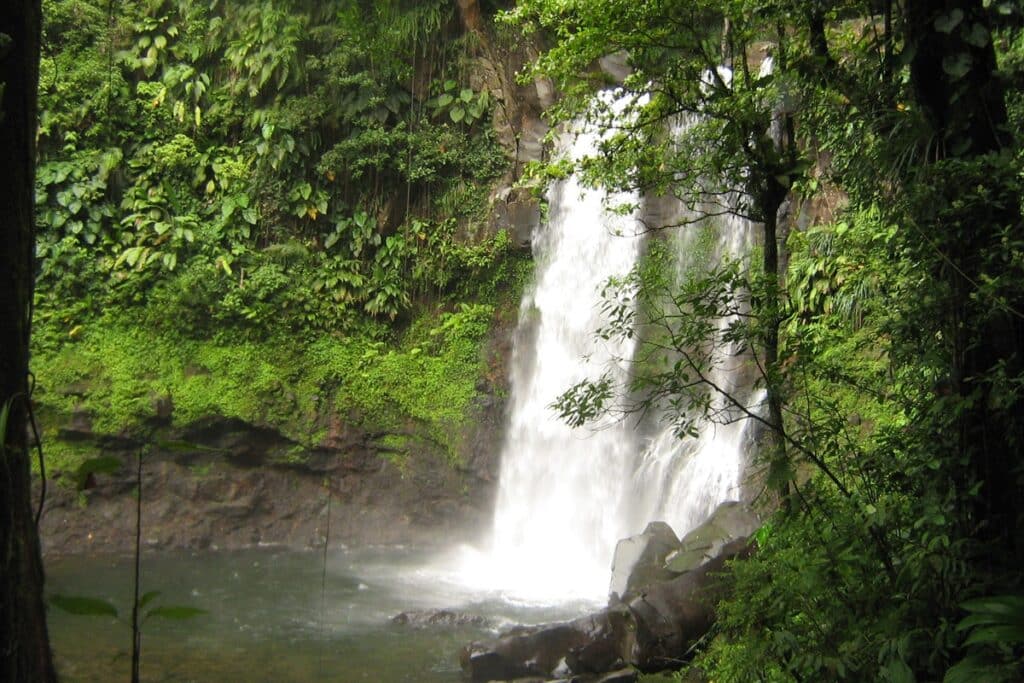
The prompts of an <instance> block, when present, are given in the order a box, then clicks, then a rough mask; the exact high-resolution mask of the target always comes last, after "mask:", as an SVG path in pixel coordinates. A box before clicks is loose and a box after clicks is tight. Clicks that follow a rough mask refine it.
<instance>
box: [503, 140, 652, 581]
mask: <svg viewBox="0 0 1024 683" xmlns="http://www.w3.org/2000/svg"><path fill="white" fill-rule="evenodd" d="M600 138H601V136H600V133H598V132H597V131H595V130H593V129H592V128H590V127H577V128H576V129H575V130H570V131H568V132H566V133H563V134H562V135H561V137H560V140H559V142H558V148H559V150H560V152H561V154H564V155H567V156H569V157H571V158H572V159H580V158H582V157H584V156H587V155H592V154H594V153H595V152H596V151H597V145H598V144H599V141H600ZM635 201H636V198H634V197H630V196H627V195H618V196H608V195H607V194H606V193H604V192H601V191H599V190H594V189H589V188H584V187H582V186H581V185H580V183H579V181H578V180H577V179H576V178H575V177H573V176H570V177H569V178H567V179H565V180H562V181H559V182H556V183H555V184H554V185H553V186H552V188H551V189H550V190H549V195H548V206H549V214H548V221H547V225H546V226H545V227H544V229H543V230H540V231H538V233H537V234H536V235H535V237H534V241H533V251H534V257H535V260H536V264H537V266H536V270H535V273H536V276H535V283H534V284H533V286H532V287H531V288H530V289H529V291H527V293H526V294H525V296H524V297H523V300H522V304H521V307H520V312H519V317H520V327H519V330H518V333H517V339H516V343H515V345H514V350H513V355H512V365H511V367H512V390H511V397H510V404H511V405H510V413H509V425H508V430H507V436H506V440H505V443H504V445H503V448H502V455H501V472H500V479H499V490H498V497H497V503H496V508H495V518H494V527H493V540H492V544H493V546H492V550H491V558H492V559H493V560H494V563H493V564H492V569H493V571H492V572H490V573H491V577H492V578H493V579H494V580H495V582H496V583H497V584H499V585H502V586H504V587H506V588H508V589H509V590H510V592H511V593H512V594H514V595H516V596H519V597H521V598H525V599H528V600H542V601H543V600H559V599H564V598H566V597H570V598H571V597H601V596H603V595H604V593H605V591H606V590H607V584H608V569H609V561H610V558H611V553H612V551H613V549H614V545H615V542H616V541H617V540H618V539H619V538H620V537H621V536H623V535H624V534H626V533H628V532H629V529H628V528H627V527H626V525H625V520H624V518H623V516H622V514H621V510H622V509H623V507H624V506H625V505H628V500H626V495H627V493H628V490H627V487H625V486H623V482H628V481H629V477H630V476H631V469H632V465H633V460H634V457H635V454H636V452H637V450H638V447H639V445H638V441H637V436H636V434H635V433H634V431H633V430H632V429H630V428H629V426H628V425H627V424H625V423H622V422H607V423H604V424H598V425H588V426H587V427H582V428H572V427H569V426H568V425H566V424H565V422H563V421H562V420H560V419H559V418H558V416H557V415H556V414H555V412H554V411H553V410H552V409H551V407H550V406H551V404H552V402H554V401H555V400H556V399H557V398H558V396H559V395H560V394H561V393H562V392H563V391H565V390H566V389H568V388H569V387H570V386H571V385H573V384H575V383H577V382H579V381H582V380H585V379H596V378H597V376H598V375H599V374H600V373H601V372H605V371H607V370H608V369H609V368H611V369H612V373H613V374H617V375H618V377H617V378H616V379H618V380H619V381H622V380H624V379H625V377H626V372H627V370H628V368H627V364H628V360H629V359H630V358H631V357H632V355H633V341H632V340H621V339H618V340H608V341H606V340H600V339H597V337H596V336H595V334H594V331H595V330H596V329H597V328H598V327H599V326H600V325H601V311H600V306H601V303H602V297H601V290H602V287H603V285H604V283H605V282H606V281H607V279H608V278H609V276H625V275H627V274H628V273H629V272H630V270H631V269H632V268H633V266H634V265H635V264H636V261H637V259H638V257H639V254H640V247H641V239H640V238H639V237H638V235H637V232H638V225H639V224H638V221H637V219H636V218H635V217H632V216H621V215H616V214H615V213H612V212H610V211H609V210H608V207H609V205H616V204H621V203H625V202H634V203H635Z"/></svg>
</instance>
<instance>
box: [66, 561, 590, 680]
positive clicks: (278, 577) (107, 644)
mask: <svg viewBox="0 0 1024 683" xmlns="http://www.w3.org/2000/svg"><path fill="white" fill-rule="evenodd" d="M131 570H132V561H131V559H130V558H111V557H66V558H55V559H51V560H48V561H47V582H48V583H47V592H48V593H51V594H52V593H60V594H67V595H82V596H90V597H96V598H102V599H104V600H108V601H109V602H111V603H112V604H114V605H115V606H116V607H117V609H118V613H119V619H117V620H115V619H112V618H109V617H87V616H73V615H69V614H66V613H64V612H61V611H59V610H57V609H55V608H52V607H51V608H50V612H49V623H50V634H51V639H52V642H53V648H54V653H55V658H56V662H57V666H58V671H59V672H60V675H61V680H62V681H66V682H75V681H81V682H93V681H95V682H97V683H98V682H100V681H102V682H104V683H105V682H106V681H111V680H127V679H128V674H129V670H130V646H131V633H130V629H129V626H128V623H129V619H130V614H131V609H130V605H131ZM473 585H474V587H473V588H470V587H468V586H467V585H466V583H464V582H462V581H461V580H460V577H459V574H458V572H457V571H454V570H450V569H449V568H448V565H446V563H445V560H444V558H443V556H438V555H435V554H433V553H430V552H427V551H424V550H420V549H413V548H404V547H376V548H360V549H342V550H336V551H332V552H330V553H328V555H327V558H326V562H325V561H324V555H323V554H322V553H321V552H297V551H293V550H283V549H272V548H263V549H254V550H246V551H239V552H203V553H163V554H152V555H146V556H144V557H143V562H142V581H141V592H142V593H146V592H147V591H160V592H161V595H160V597H159V598H158V599H157V600H156V601H154V602H153V603H152V605H157V604H167V605H171V604H173V605H190V606H194V607H199V608H202V609H204V610H206V613H205V614H203V615H201V616H199V617H197V618H194V619H190V620H187V621H171V620H165V619H157V618H153V619H150V620H148V621H146V622H145V623H144V624H143V627H142V633H143V636H142V658H141V674H142V679H143V680H146V681H183V682H184V681H195V682H206V681H210V682H217V683H228V682H231V681H319V680H330V681H379V682H381V683H389V682H400V681H409V682H413V681H415V682H423V683H433V682H442V681H445V682H454V681H458V680H460V672H459V663H458V652H459V649H460V648H461V647H462V646H463V645H465V644H466V643H468V642H470V641H471V640H474V639H479V638H486V637H488V636H491V635H494V634H495V633H496V632H497V630H498V629H500V628H503V627H506V626H509V625H512V624H517V623H523V624H531V623H544V622H548V621H556V620H561V619H567V618H572V617H574V616H577V615H579V614H582V613H584V612H586V611H589V610H590V609H592V608H593V607H594V604H593V603H586V602H579V601H577V602H563V603H557V604H527V603H523V602H518V601H515V600H511V599H509V598H507V597H505V596H503V595H501V594H500V593H496V592H488V591H485V590H484V591H481V590H480V588H479V581H475V582H473ZM439 608H445V609H453V610H457V611H459V612H464V613H468V614H473V615H479V616H483V617H486V618H487V619H488V620H489V623H488V625H487V626H460V627H432V628H411V627H409V626H398V625H394V624H392V623H391V617H393V616H394V615H396V614H398V613H399V612H402V611H406V610H426V609H439Z"/></svg>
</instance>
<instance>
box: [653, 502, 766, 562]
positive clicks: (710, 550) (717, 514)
mask: <svg viewBox="0 0 1024 683" xmlns="http://www.w3.org/2000/svg"><path fill="white" fill-rule="evenodd" d="M759 526H761V522H760V520H759V519H758V518H757V515H755V514H754V513H753V512H752V511H751V510H750V508H748V507H747V506H746V505H743V504H742V503H738V502H736V501H728V502H725V503H722V504H721V505H719V506H718V507H717V508H715V511H714V512H712V513H711V516H710V517H708V519H707V521H705V522H704V523H703V524H701V525H700V526H698V527H697V528H695V529H693V530H692V531H690V532H689V533H688V534H686V535H685V536H684V537H683V540H681V541H680V542H679V545H678V549H676V550H674V551H673V552H672V553H671V554H670V555H669V556H668V558H667V560H666V562H665V569H667V570H668V572H669V573H670V575H672V576H678V575H679V574H684V573H686V572H689V571H693V570H694V569H696V568H697V567H699V566H700V565H701V564H703V563H704V562H707V561H708V560H710V559H711V558H713V557H716V556H717V555H719V554H720V553H721V552H722V548H724V547H725V546H726V545H728V544H729V543H732V542H733V541H737V540H742V539H746V538H748V537H749V536H750V534H752V533H754V531H755V530H756V529H757V528H758V527H759Z"/></svg>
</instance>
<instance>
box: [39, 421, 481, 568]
mask: <svg viewBox="0 0 1024 683" xmlns="http://www.w3.org/2000/svg"><path fill="white" fill-rule="evenodd" d="M489 411H490V412H499V413H500V405H498V404H494V405H491V406H489V407H484V409H483V410H482V411H481V412H482V414H481V420H480V421H479V422H478V423H477V424H478V426H477V427H476V428H475V431H476V432H477V433H476V434H474V435H473V438H472V439H470V441H471V442H473V443H486V442H489V441H490V439H491V437H490V436H489V435H488V433H487V432H488V430H489V429H492V428H494V425H495V424H499V423H500V420H499V419H497V418H496V417H495V416H493V415H489V414H488V412H489ZM157 433H158V435H157V436H156V437H154V440H153V441H152V442H151V443H150V444H149V447H148V449H147V451H146V454H145V455H144V457H143V471H142V497H143V498H142V499H143V516H142V536H143V542H144V544H145V545H146V546H147V547H150V548H159V549H163V548H189V549H202V548H240V547H246V546H252V545H256V544H281V545H288V546H294V547H317V546H321V545H322V544H323V543H324V542H325V540H326V539H327V537H328V535H329V536H330V540H331V543H345V544H366V543H410V542H412V543H417V542H425V541H428V540H429V539H431V538H434V539H436V538H438V537H442V538H443V537H450V536H451V535H453V534H456V533H470V532H472V531H473V529H474V528H475V526H476V525H477V524H478V523H479V522H480V520H481V519H482V518H483V513H482V509H483V508H484V507H485V506H486V505H487V504H488V501H489V489H490V486H491V481H493V472H492V471H491V467H492V465H491V462H489V461H488V459H487V458H486V457H485V456H484V455H481V456H480V457H478V458H475V459H473V460H471V461H470V462H471V463H472V466H471V467H465V468H453V467H452V466H451V465H450V464H449V463H448V462H447V461H446V460H445V458H444V457H443V456H442V455H440V453H439V452H437V451H431V450H430V449H429V448H425V449H423V450H421V451H420V452H417V453H416V454H415V455H414V456H412V457H408V458H405V459H403V460H400V461H399V460H393V459H389V458H388V457H387V454H386V453H384V452H382V451H381V449H380V447H379V446H377V445H376V441H375V439H374V438H373V437H374V435H372V434H368V433H363V432H358V431H354V430H351V429H348V430H344V429H341V430H338V431H336V432H334V433H333V435H329V437H328V439H326V440H325V444H324V445H323V446H322V447H320V448H318V449H316V450H314V451H311V452H309V451H307V452H302V451H301V449H302V447H301V446H299V445H298V444H295V443H293V442H291V441H289V440H288V439H286V438H285V437H283V436H282V435H281V434H280V433H278V432H276V431H274V430H273V429H272V428H268V427H264V426H255V425H251V424H247V423H245V422H242V421H240V420H237V419H230V418H209V419H207V420H203V421H201V422H200V423H197V424H194V425H190V426H189V427H187V428H185V429H183V430H174V431H159V430H158V432H157ZM78 438H80V439H92V440H94V442H95V447H96V453H97V454H102V455H103V456H104V457H105V458H110V459H111V461H110V463H109V465H108V467H107V468H105V471H104V472H103V473H93V474H89V475H88V476H87V477H85V478H84V479H83V481H82V484H83V485H84V488H83V489H82V490H81V491H76V490H74V489H73V488H71V487H68V486H66V485H57V486H54V485H52V484H51V486H49V492H48V494H47V499H46V506H45V509H44V515H43V518H42V522H41V527H42V529H41V530H42V537H43V549H44V553H46V554H62V553H79V552H83V551H85V552H89V551H96V552H114V553H117V552H127V551H129V550H130V548H131V544H132V541H133V538H134V520H135V516H134V505H135V495H134V491H135V487H136V470H135V463H136V457H137V454H138V453H139V451H140V450H142V448H143V444H142V443H140V442H137V441H134V440H130V439H126V438H115V437H110V436H102V435H92V434H89V433H87V432H79V433H78ZM161 444H163V445H161ZM492 460H493V459H492ZM115 463H116V464H115ZM54 474H57V475H60V474H62V473H59V472H57V473H54ZM328 492H329V493H330V503H328ZM328 518H329V519H328Z"/></svg>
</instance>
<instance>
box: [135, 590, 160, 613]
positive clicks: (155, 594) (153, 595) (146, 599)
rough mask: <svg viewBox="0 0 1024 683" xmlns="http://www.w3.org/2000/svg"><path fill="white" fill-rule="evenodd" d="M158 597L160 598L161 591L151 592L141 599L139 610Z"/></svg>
mask: <svg viewBox="0 0 1024 683" xmlns="http://www.w3.org/2000/svg"><path fill="white" fill-rule="evenodd" d="M158 597H160V591H149V592H148V593H146V594H145V595H143V596H142V597H141V598H139V609H142V608H143V607H145V606H146V605H148V604H149V603H151V602H152V601H153V600H155V599H156V598H158Z"/></svg>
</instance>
